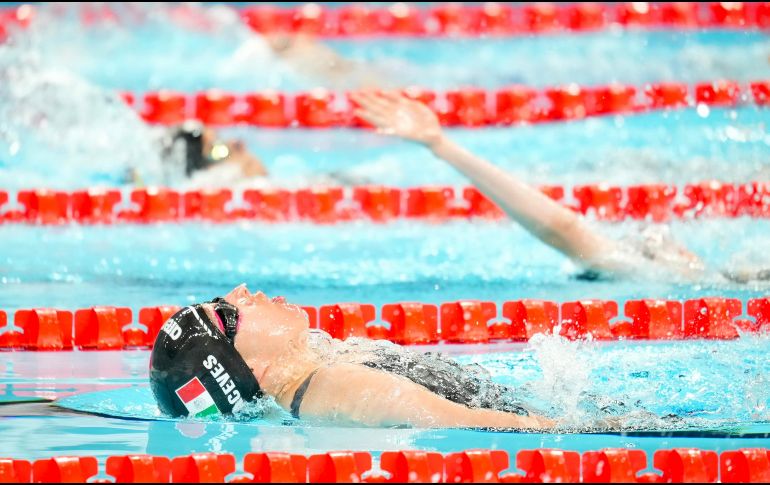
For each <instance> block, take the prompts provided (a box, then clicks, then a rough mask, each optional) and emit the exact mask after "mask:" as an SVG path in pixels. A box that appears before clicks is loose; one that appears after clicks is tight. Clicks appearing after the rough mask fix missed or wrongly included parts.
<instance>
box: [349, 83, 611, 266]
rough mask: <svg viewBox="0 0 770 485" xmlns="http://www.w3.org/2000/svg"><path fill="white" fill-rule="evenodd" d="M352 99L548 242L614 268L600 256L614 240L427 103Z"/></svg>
mask: <svg viewBox="0 0 770 485" xmlns="http://www.w3.org/2000/svg"><path fill="white" fill-rule="evenodd" d="M354 99H355V101H356V103H357V104H358V105H359V106H361V109H359V110H358V111H357V114H358V115H359V116H361V117H362V118H364V119H366V120H367V121H369V122H371V123H372V124H374V125H375V126H377V127H378V128H379V129H380V131H381V132H384V133H387V134H392V135H396V136H400V137H402V138H406V139H408V140H412V141H416V142H418V143H421V144H423V145H425V146H426V147H427V148H429V149H430V150H431V151H432V152H433V153H434V154H435V155H436V156H437V157H438V158H441V159H442V160H445V161H446V162H448V163H449V164H450V165H452V166H453V167H454V168H455V169H457V170H458V171H459V172H461V173H462V174H463V175H465V176H466V177H468V178H469V179H471V181H472V182H473V183H474V185H476V186H477V187H478V188H479V190H481V191H482V192H483V193H484V194H485V195H486V196H487V197H490V198H491V199H493V200H494V201H495V202H497V204H498V205H499V206H500V207H501V208H502V209H503V210H504V211H505V212H506V213H507V214H508V215H509V216H510V217H511V218H512V219H513V220H515V221H516V222H518V223H519V224H521V225H522V226H524V228H525V229H527V230H528V231H529V232H531V233H532V234H533V235H534V236H536V237H537V238H538V239H540V240H541V241H543V242H544V243H546V244H548V245H550V246H552V247H553V248H555V249H557V250H558V251H560V252H562V253H563V254H565V255H566V256H568V257H570V258H571V259H573V260H575V261H577V262H579V263H582V264H583V265H584V266H587V267H589V268H592V269H598V270H608V271H614V270H616V268H614V267H608V263H604V262H603V261H602V260H603V256H605V255H607V254H608V253H610V252H612V251H614V250H615V242H614V241H612V240H610V239H607V238H604V237H602V236H601V235H599V234H597V233H596V232H595V231H593V230H592V229H591V228H590V227H589V226H588V225H587V224H585V223H584V222H583V220H582V219H581V218H580V217H579V216H578V215H577V214H575V213H574V212H573V211H572V210H570V209H568V208H566V207H564V206H562V205H561V204H559V203H558V202H556V201H554V200H553V199H551V198H550V197H548V196H546V195H545V194H543V193H542V192H540V191H539V190H537V189H536V188H534V187H531V186H529V185H527V184H525V183H524V182H522V181H521V180H519V179H517V178H516V177H514V176H513V175H511V174H510V173H508V172H506V171H505V170H502V169H500V168H499V167H498V166H496V165H494V164H492V163H490V162H489V161H487V160H484V159H483V158H480V157H478V156H476V155H474V154H473V153H471V152H470V151H468V150H466V149H465V148H463V147H461V146H460V145H458V144H457V143H455V142H454V141H452V140H451V139H449V138H448V137H447V136H446V135H445V134H444V132H443V130H442V129H441V125H440V123H439V121H438V118H437V117H436V115H435V114H434V113H433V112H432V111H431V110H430V108H428V107H427V106H425V105H424V104H422V103H419V102H417V101H412V100H410V99H407V98H406V97H404V96H402V95H399V94H394V93H383V94H376V93H362V94H358V95H356V96H355V98H354Z"/></svg>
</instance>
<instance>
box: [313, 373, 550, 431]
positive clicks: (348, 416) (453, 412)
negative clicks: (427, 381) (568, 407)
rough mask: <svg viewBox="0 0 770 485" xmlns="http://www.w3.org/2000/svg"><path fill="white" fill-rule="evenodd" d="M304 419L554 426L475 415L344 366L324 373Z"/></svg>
mask: <svg viewBox="0 0 770 485" xmlns="http://www.w3.org/2000/svg"><path fill="white" fill-rule="evenodd" d="M300 414H301V416H303V417H315V418H320V419H328V420H334V421H349V422H353V423H356V424H361V425H366V426H397V425H410V426H415V427H419V428H439V427H440V428H445V427H491V428H517V429H545V428H550V427H553V426H554V423H553V422H551V421H550V420H548V419H546V418H541V417H537V416H519V415H516V414H512V413H505V412H501V411H493V410H487V409H470V408H467V407H465V406H463V405H460V404H456V403H453V402H451V401H449V400H447V399H444V398H443V397H441V396H438V395H436V394H433V393H432V392H430V391H428V390H427V389H425V388H424V387H422V386H419V385H417V384H415V383H413V382H411V381H409V380H408V379H404V378H401V377H398V376H393V375H390V374H388V373H386V372H382V371H378V370H374V369H369V368H365V367H362V366H359V365H355V364H340V365H335V366H332V367H328V368H325V369H322V370H321V371H319V372H318V374H316V375H315V377H314V378H313V381H312V383H311V385H310V387H309V388H308V390H307V392H306V394H305V397H304V399H303V401H302V406H301V408H300Z"/></svg>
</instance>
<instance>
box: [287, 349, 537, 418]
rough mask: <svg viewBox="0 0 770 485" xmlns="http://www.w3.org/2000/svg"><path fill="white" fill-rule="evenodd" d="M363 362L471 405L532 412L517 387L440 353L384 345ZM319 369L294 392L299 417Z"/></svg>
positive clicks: (294, 410)
mask: <svg viewBox="0 0 770 485" xmlns="http://www.w3.org/2000/svg"><path fill="white" fill-rule="evenodd" d="M360 365H363V366H366V367H369V368H372V369H376V370H381V371H383V372H388V373H390V374H395V375H398V376H401V377H405V378H407V379H409V380H410V381H412V382H414V383H415V384H418V385H420V386H423V387H425V388H426V389H428V390H429V391H431V392H433V393H434V394H437V395H439V396H441V397H443V398H445V399H448V400H450V401H452V402H454V403H457V404H462V405H464V406H467V407H469V408H483V409H493V410H497V411H505V412H509V413H514V414H518V415H521V416H528V415H529V411H528V410H527V409H526V408H524V407H523V406H521V405H519V404H517V403H516V400H515V398H514V392H515V390H514V389H513V388H511V387H508V386H504V385H502V384H497V383H496V382H493V381H492V380H491V379H490V378H489V376H487V375H483V374H482V373H481V372H474V371H473V370H471V369H472V366H462V365H460V364H458V363H457V362H455V361H453V360H450V359H447V358H444V357H441V356H439V355H436V354H432V353H428V354H424V355H420V354H416V353H411V352H395V351H392V350H389V349H387V348H383V349H378V355H377V357H376V358H375V359H372V360H369V361H366V362H361V364H360ZM317 372H318V370H315V371H314V372H313V373H312V374H310V375H309V376H308V377H307V379H305V381H304V382H303V383H302V385H301V386H299V388H298V389H297V391H296V392H295V393H294V399H292V402H291V414H292V416H294V417H295V418H299V408H300V406H301V405H302V399H303V398H304V397H305V392H306V391H307V388H308V386H309V385H310V381H311V380H312V379H313V377H314V376H315V375H316V373H317Z"/></svg>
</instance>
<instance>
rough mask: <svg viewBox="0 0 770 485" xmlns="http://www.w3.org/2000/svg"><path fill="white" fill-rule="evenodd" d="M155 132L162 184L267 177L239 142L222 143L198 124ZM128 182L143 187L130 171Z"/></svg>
mask: <svg viewBox="0 0 770 485" xmlns="http://www.w3.org/2000/svg"><path fill="white" fill-rule="evenodd" d="M159 130H160V131H159V134H158V137H159V140H158V146H159V150H160V155H161V156H160V158H161V160H162V163H163V172H164V175H165V178H166V180H169V181H173V180H181V179H184V178H187V179H189V180H190V181H191V182H192V183H193V184H195V183H203V184H205V183H206V182H210V181H217V182H218V183H226V182H237V181H239V180H242V179H244V178H253V177H266V176H267V175H268V172H267V169H266V168H265V165H264V164H263V163H262V160H260V159H259V157H257V156H256V155H254V154H253V153H251V152H250V151H249V150H248V149H247V148H246V144H245V143H244V142H243V141H242V140H222V139H221V138H220V137H219V134H218V133H217V132H216V131H215V130H213V129H211V128H208V127H206V126H205V125H203V124H202V123H200V122H198V121H193V120H191V121H187V122H185V123H183V124H181V125H178V126H173V127H170V128H166V127H162V128H159ZM128 178H129V180H128V182H132V183H134V184H136V185H143V181H142V177H141V174H140V173H139V172H138V171H136V170H131V171H130V172H129V176H128Z"/></svg>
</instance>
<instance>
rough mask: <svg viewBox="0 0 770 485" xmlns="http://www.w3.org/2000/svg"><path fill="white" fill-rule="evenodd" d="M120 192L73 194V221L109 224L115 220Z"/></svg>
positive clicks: (83, 192)
mask: <svg viewBox="0 0 770 485" xmlns="http://www.w3.org/2000/svg"><path fill="white" fill-rule="evenodd" d="M122 197H123V196H122V195H121V193H120V191H119V190H115V189H111V190H105V189H88V190H78V191H75V192H73V193H72V199H71V202H72V219H73V220H74V221H76V222H78V223H80V224H97V223H101V224H109V223H112V222H114V220H115V207H116V206H117V205H118V204H120V202H121V199H122Z"/></svg>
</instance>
